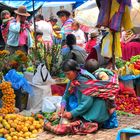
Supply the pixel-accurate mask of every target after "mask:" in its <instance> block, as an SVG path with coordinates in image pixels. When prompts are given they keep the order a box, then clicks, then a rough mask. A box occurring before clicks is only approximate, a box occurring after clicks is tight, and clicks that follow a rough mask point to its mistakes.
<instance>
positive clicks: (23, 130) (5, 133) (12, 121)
mask: <svg viewBox="0 0 140 140" xmlns="http://www.w3.org/2000/svg"><path fill="white" fill-rule="evenodd" d="M43 125H44V121H43V120H42V119H40V120H39V121H36V120H35V119H34V118H33V117H25V116H22V115H19V114H6V115H3V116H0V137H4V138H6V139H7V140H25V139H29V138H36V137H37V134H38V133H41V132H42V131H43Z"/></svg>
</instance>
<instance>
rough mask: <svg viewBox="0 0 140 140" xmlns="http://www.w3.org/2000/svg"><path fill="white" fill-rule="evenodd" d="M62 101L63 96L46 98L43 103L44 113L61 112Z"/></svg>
mask: <svg viewBox="0 0 140 140" xmlns="http://www.w3.org/2000/svg"><path fill="white" fill-rule="evenodd" d="M61 99H62V97H61V96H50V97H49V96H48V97H45V98H44V99H43V103H42V112H54V111H56V110H59V108H60V103H61Z"/></svg>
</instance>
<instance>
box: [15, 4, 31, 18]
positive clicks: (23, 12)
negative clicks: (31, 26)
mask: <svg viewBox="0 0 140 140" xmlns="http://www.w3.org/2000/svg"><path fill="white" fill-rule="evenodd" d="M14 12H15V13H16V14H17V15H21V16H25V17H29V16H30V14H29V13H28V12H27V10H26V7H25V6H24V5H22V6H20V7H18V9H17V10H15V11H14Z"/></svg>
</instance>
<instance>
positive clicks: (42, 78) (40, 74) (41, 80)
mask: <svg viewBox="0 0 140 140" xmlns="http://www.w3.org/2000/svg"><path fill="white" fill-rule="evenodd" d="M53 81H54V80H53V79H52V77H51V75H50V73H49V71H48V70H47V68H46V65H45V64H43V63H41V64H39V66H38V67H37V72H36V73H35V75H34V76H33V79H32V83H33V84H36V85H42V84H46V82H48V83H49V82H53Z"/></svg>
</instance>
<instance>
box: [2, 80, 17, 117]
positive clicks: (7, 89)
mask: <svg viewBox="0 0 140 140" xmlns="http://www.w3.org/2000/svg"><path fill="white" fill-rule="evenodd" d="M0 90H1V91H2V94H3V96H2V108H1V109H0V113H2V114H7V113H14V112H15V94H14V90H13V88H12V87H11V83H10V82H6V81H3V82H2V83H1V84H0Z"/></svg>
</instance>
